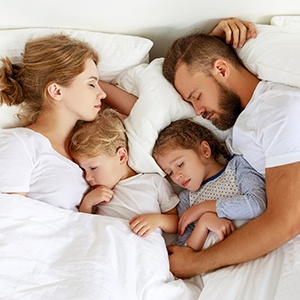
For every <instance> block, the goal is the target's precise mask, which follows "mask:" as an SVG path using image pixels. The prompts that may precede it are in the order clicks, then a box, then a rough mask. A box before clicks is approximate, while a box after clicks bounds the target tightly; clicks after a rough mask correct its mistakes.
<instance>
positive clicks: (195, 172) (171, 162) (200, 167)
mask: <svg viewBox="0 0 300 300" xmlns="http://www.w3.org/2000/svg"><path fill="white" fill-rule="evenodd" d="M156 161H157V163H158V164H159V166H160V167H161V168H162V170H163V171H164V172H165V173H166V174H167V175H168V176H169V177H170V178H171V179H172V180H173V181H174V182H175V183H176V184H178V185H179V186H181V187H183V188H185V189H188V190H190V191H196V190H197V189H199V187H200V185H201V183H202V182H203V180H205V179H206V178H207V176H208V168H207V164H206V160H205V158H203V157H202V156H201V154H200V153H197V152H196V151H194V150H191V149H181V148H178V149H174V150H172V151H169V152H168V153H167V154H165V155H159V156H158V158H157V159H156Z"/></svg>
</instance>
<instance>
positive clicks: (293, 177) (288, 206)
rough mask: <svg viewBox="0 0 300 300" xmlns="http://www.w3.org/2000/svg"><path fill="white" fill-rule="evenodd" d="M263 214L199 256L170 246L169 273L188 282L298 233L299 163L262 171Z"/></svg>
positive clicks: (263, 251)
mask: <svg viewBox="0 0 300 300" xmlns="http://www.w3.org/2000/svg"><path fill="white" fill-rule="evenodd" d="M266 192H267V199H268V205H267V209H266V211H265V212H264V213H263V214H262V215H260V216H259V217H257V218H256V219H253V220H251V221H250V222H248V223H247V224H245V225H244V226H242V227H240V228H239V229H237V230H236V231H235V232H233V233H232V234H231V235H230V236H228V237H227V238H226V239H225V240H223V241H221V242H220V243H217V244H215V245H214V246H212V247H210V248H208V249H205V250H203V251H201V252H194V251H193V250H192V249H190V248H188V247H178V246H170V247H169V248H168V250H169V252H170V255H169V260H170V265H171V271H172V272H173V273H174V275H175V276H177V277H182V278H188V277H192V276H195V275H197V274H201V273H206V272H209V271H212V270H215V269H218V268H221V267H224V266H229V265H233V264H238V263H242V262H246V261H249V260H252V259H255V258H257V257H260V256H262V255H264V254H267V253H269V252H271V251H272V250H274V249H276V248H277V247H279V246H281V245H282V244H284V243H285V242H287V241H288V240H290V239H292V238H293V237H295V236H296V235H298V234H299V233H300V201H299V198H300V162H297V163H293V164H288V165H284V166H279V167H274V168H268V169H266Z"/></svg>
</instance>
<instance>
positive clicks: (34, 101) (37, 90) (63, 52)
mask: <svg viewBox="0 0 300 300" xmlns="http://www.w3.org/2000/svg"><path fill="white" fill-rule="evenodd" d="M88 58H91V59H92V60H93V61H94V62H95V64H96V65H97V64H98V61H99V57H98V54H97V52H96V51H95V50H94V49H93V48H92V47H91V46H90V45H89V44H87V43H85V42H83V41H80V40H77V39H74V38H71V37H69V36H68V35H65V34H55V35H50V36H46V37H41V38H37V39H34V40H31V41H28V42H27V43H26V45H25V48H24V53H23V54H22V62H21V63H20V64H13V63H12V62H11V61H10V59H9V58H8V57H5V58H1V61H2V64H3V65H2V67H1V68H0V105H2V104H3V103H5V104H7V105H9V106H10V105H19V104H24V105H23V106H22V114H21V115H20V116H19V117H20V119H21V120H23V121H25V123H27V124H32V123H34V122H35V121H36V120H37V118H38V116H39V114H40V112H41V110H42V109H43V104H44V101H45V100H46V99H48V97H49V95H48V92H47V87H48V86H49V85H50V84H51V83H53V82H56V83H57V84H60V85H62V86H69V85H70V84H71V83H72V81H73V79H74V77H76V76H77V75H79V74H80V73H82V72H83V71H84V67H85V63H86V60H87V59H88Z"/></svg>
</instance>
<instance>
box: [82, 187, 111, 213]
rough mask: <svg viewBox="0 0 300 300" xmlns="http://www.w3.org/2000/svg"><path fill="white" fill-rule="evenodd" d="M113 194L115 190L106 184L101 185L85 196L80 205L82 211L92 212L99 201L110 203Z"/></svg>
mask: <svg viewBox="0 0 300 300" xmlns="http://www.w3.org/2000/svg"><path fill="white" fill-rule="evenodd" d="M112 196H113V191H112V190H111V189H109V188H107V187H105V186H99V187H97V188H95V189H93V190H92V191H90V192H89V193H88V194H86V195H85V196H84V198H83V199H82V201H81V204H80V206H79V211H80V212H85V213H89V214H90V213H92V209H93V207H94V206H95V205H97V204H99V203H108V202H109V201H110V200H111V198H112Z"/></svg>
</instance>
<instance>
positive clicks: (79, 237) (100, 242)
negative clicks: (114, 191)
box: [0, 194, 300, 300]
mask: <svg viewBox="0 0 300 300" xmlns="http://www.w3.org/2000/svg"><path fill="white" fill-rule="evenodd" d="M299 279H300V237H296V238H295V239H294V240H291V241H290V242H288V243H287V244H285V245H284V246H282V247H281V248H279V249H277V250H276V251H274V252H272V253H270V254H268V255H267V256H265V257H263V258H260V259H257V260H255V261H252V262H249V263H246V264H243V265H239V266H235V267H229V268H225V269H221V270H219V271H217V272H214V273H211V274H207V275H205V276H204V278H203V280H204V283H205V286H204V288H203V290H202V292H201V288H200V287H201V282H202V281H201V279H200V276H198V277H197V278H194V280H189V281H183V280H176V279H174V277H173V276H172V274H171V273H170V272H169V263H168V255H167V251H166V247H165V243H164V240H163V238H162V237H161V235H160V234H159V233H156V232H154V233H153V234H151V235H150V236H149V237H148V238H141V237H139V236H137V235H135V234H133V233H132V232H131V231H130V229H129V226H128V222H127V221H126V220H121V219H116V218H109V217H103V216H99V215H89V214H82V213H75V212H72V211H67V210H63V209H60V208H57V207H54V206H50V205H48V204H44V203H41V202H39V201H35V200H32V199H28V198H25V197H22V196H19V195H1V194H0V299H5V300H13V299H22V300H26V299H30V300H36V299H37V300H39V299H41V300H47V299H51V300H52V299H64V300H66V299H72V300H75V299H84V300H88V299H101V300H106V299H118V300H119V299H121V300H127V299H128V300H129V299H130V300H134V299H141V300H144V299H151V300H160V299H161V300H168V299H178V300H179V299H180V300H184V299H205V300H206V299H228V300H233V299H234V300H236V299H243V300H244V299H245V300H248V299H249V300H253V299H256V300H257V299H258V300H259V299H261V300H266V299H270V300H274V299H289V300H290V299H299V295H300V288H299V285H298V283H299ZM196 283H197V284H196Z"/></svg>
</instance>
